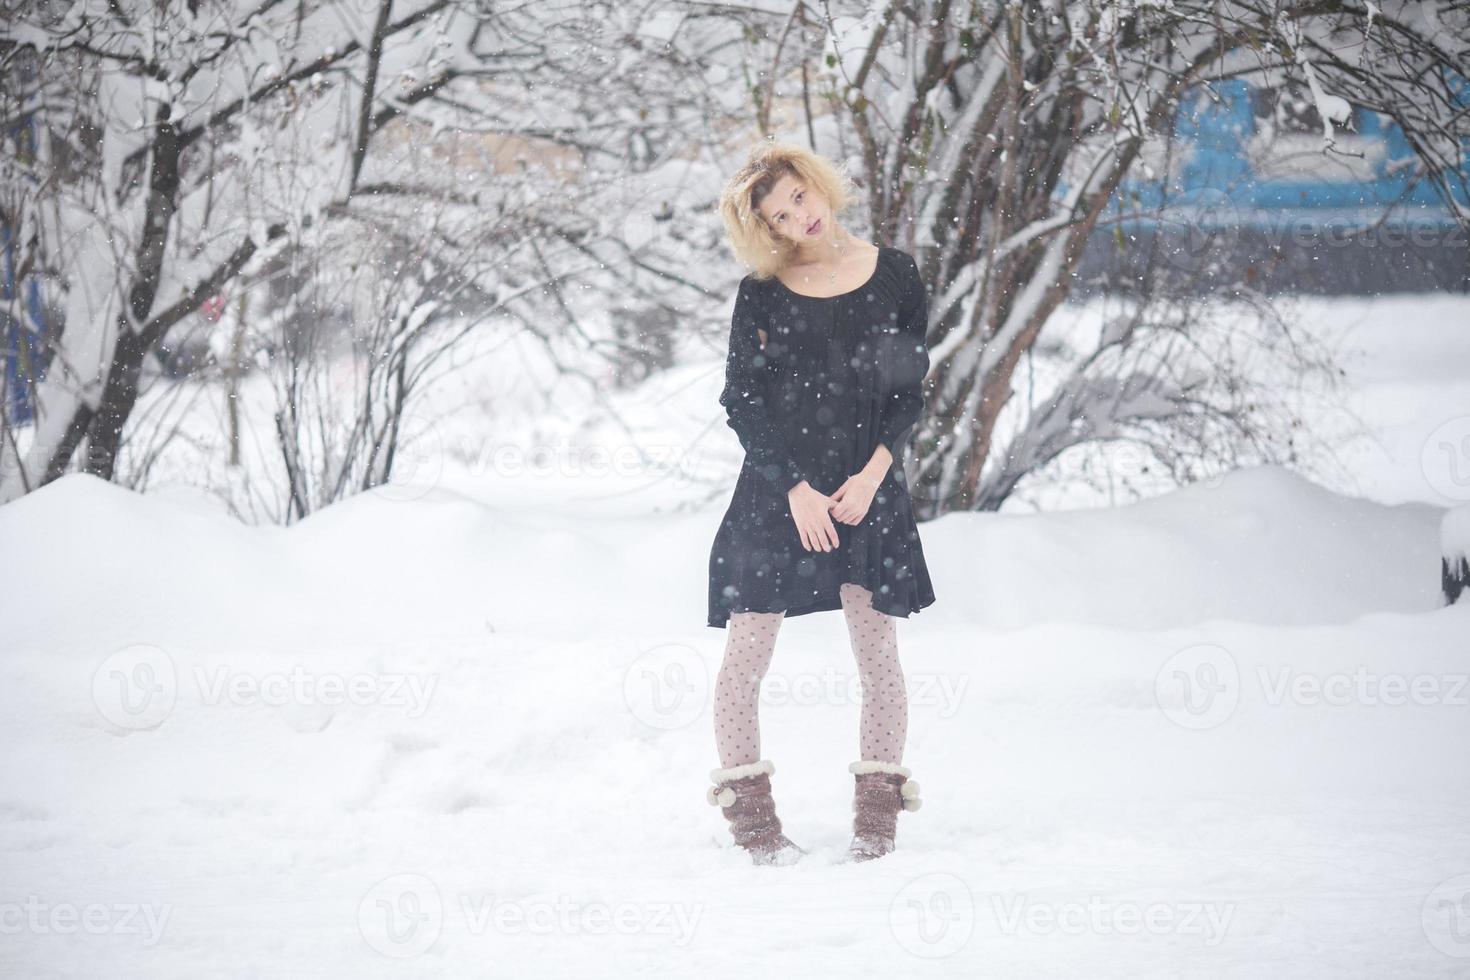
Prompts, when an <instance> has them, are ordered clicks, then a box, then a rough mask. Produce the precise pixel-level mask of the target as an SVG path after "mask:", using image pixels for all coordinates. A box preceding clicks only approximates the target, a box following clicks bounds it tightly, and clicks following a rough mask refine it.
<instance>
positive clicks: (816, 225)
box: [806, 218, 822, 235]
mask: <svg viewBox="0 0 1470 980" xmlns="http://www.w3.org/2000/svg"><path fill="white" fill-rule="evenodd" d="M821 226H822V219H821V218H818V219H817V220H816V221H813V222H812V223H811V224H810V225H809V226H807V230H806V233H807V234H808V235H815V234H816V233H817V232H819V231H821V230H822V227H821Z"/></svg>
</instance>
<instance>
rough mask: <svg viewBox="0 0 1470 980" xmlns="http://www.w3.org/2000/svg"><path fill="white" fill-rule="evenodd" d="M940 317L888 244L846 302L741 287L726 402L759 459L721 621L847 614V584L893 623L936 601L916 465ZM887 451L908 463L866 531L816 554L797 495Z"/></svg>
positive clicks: (745, 477)
mask: <svg viewBox="0 0 1470 980" xmlns="http://www.w3.org/2000/svg"><path fill="white" fill-rule="evenodd" d="M928 319H929V301H928V296H927V291H926V290H925V287H924V283H923V280H922V279H921V278H920V276H919V269H918V266H917V264H916V263H915V262H914V259H913V257H912V256H911V255H909V254H908V253H907V252H904V251H902V250H900V249H897V248H890V247H888V246H879V251H878V263H877V267H876V268H875V269H874V271H873V275H872V276H871V277H870V278H869V279H868V281H867V282H865V283H864V284H863V285H861V286H859V287H858V288H857V289H854V290H852V291H850V292H846V293H840V294H838V295H836V296H822V297H815V296H804V295H802V294H800V293H796V292H793V291H792V290H790V289H788V288H787V287H786V286H785V284H783V283H782V282H781V281H780V280H779V279H776V278H774V277H772V278H771V279H768V280H765V281H761V280H758V279H756V278H755V277H754V276H750V275H748V276H746V277H745V278H744V279H742V280H741V281H740V287H739V291H738V292H737V294H736V298H735V311H734V314H733V315H732V317H731V320H732V322H731V329H730V352H729V355H728V358H727V360H726V363H725V387H724V390H723V392H722V393H721V395H720V404H721V405H723V406H724V407H725V411H726V413H727V416H728V422H729V425H730V427H731V428H732V429H734V430H735V433H736V434H737V435H738V436H739V437H740V444H741V445H742V446H744V447H745V462H744V464H743V465H742V466H741V468H740V476H739V478H738V479H737V480H736V482H735V492H734V495H733V496H732V498H731V500H730V506H729V508H728V509H727V510H726V512H725V516H724V518H723V519H722V520H721V522H720V526H719V530H718V531H717V532H716V534H715V540H714V545H713V547H712V548H711V549H710V559H709V625H710V626H714V627H724V626H725V625H726V624H727V623H728V622H729V619H730V614H731V613H732V612H746V611H754V612H777V611H782V610H784V611H785V613H786V616H787V617H791V616H804V615H806V614H807V613H813V612H822V611H824V610H830V609H840V608H841V607H842V600H841V597H840V594H839V592H838V588H839V586H841V585H842V584H843V583H844V582H855V583H857V584H858V585H861V586H863V587H864V588H866V589H868V590H869V591H871V592H872V593H873V608H875V609H877V610H878V611H880V612H884V613H888V614H889V615H892V616H900V617H904V618H907V617H908V615H909V614H910V613H912V612H918V611H919V610H920V609H923V608H924V607H925V606H927V605H929V604H930V603H932V602H933V601H934V589H933V586H932V585H931V584H930V581H929V569H928V568H927V567H926V566H925V564H924V552H923V549H922V548H921V547H920V543H919V531H918V528H917V526H916V524H915V522H914V512H913V502H912V500H911V499H910V497H909V490H908V482H907V477H906V476H905V474H904V470H903V462H902V461H903V455H904V449H905V447H906V445H907V443H908V439H909V435H910V434H911V433H912V431H913V427H914V424H915V423H916V422H917V421H918V419H919V415H920V412H921V411H922V410H923V396H922V394H921V391H920V385H921V384H922V382H923V380H924V375H925V374H926V373H927V372H928V369H929V352H928V348H927V346H926V343H925V333H926V331H927V328H928ZM757 328H760V329H762V330H764V331H765V332H766V337H767V342H766V346H765V348H764V349H762V348H761V343H760V337H759V336H758V335H757V333H756V329H757ZM880 442H881V443H883V444H884V445H886V446H887V447H888V448H889V451H890V452H891V453H892V454H893V460H894V462H893V465H892V466H891V467H889V471H888V473H887V474H886V475H885V476H884V477H883V480H882V482H881V483H880V484H879V486H878V489H877V491H876V492H875V493H874V495H873V502H872V504H871V505H870V506H869V508H868V512H867V514H866V515H865V516H864V517H863V519H862V521H860V522H859V523H858V524H856V525H853V524H844V523H842V522H841V521H838V520H835V519H834V520H833V521H832V526H833V528H834V529H836V531H837V539H838V545H837V547H835V548H833V549H832V550H831V551H807V550H806V549H805V548H804V547H802V544H801V535H800V533H799V532H798V531H797V529H796V525H795V523H793V521H792V518H791V508H790V506H789V504H788V502H787V497H786V494H787V491H789V490H790V489H791V488H792V487H794V486H796V485H797V484H798V483H800V482H801V481H802V480H803V479H805V480H806V481H807V482H808V483H810V484H811V485H812V486H813V487H815V488H816V489H817V490H820V491H821V492H822V493H828V494H830V493H832V492H833V491H835V490H836V489H837V488H838V487H839V486H841V485H842V482H843V481H844V480H846V479H847V478H848V477H849V476H851V475H852V474H854V473H856V472H858V471H859V470H860V469H862V467H863V466H865V465H866V464H867V462H868V460H869V459H871V458H872V455H873V451H874V449H875V448H876V447H877V445H878V443H880Z"/></svg>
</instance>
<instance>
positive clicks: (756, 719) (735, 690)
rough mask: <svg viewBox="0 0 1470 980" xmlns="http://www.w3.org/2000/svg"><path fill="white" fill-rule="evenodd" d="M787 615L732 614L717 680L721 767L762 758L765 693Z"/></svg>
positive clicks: (716, 729) (716, 741) (779, 613)
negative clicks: (764, 684)
mask: <svg viewBox="0 0 1470 980" xmlns="http://www.w3.org/2000/svg"><path fill="white" fill-rule="evenodd" d="M785 615H786V614H785V613H784V612H772V613H763V612H738V613H731V614H730V622H729V625H728V626H727V627H726V632H727V633H728V636H727V637H726V640H725V659H724V662H723V663H721V664H720V674H719V676H718V677H717V678H716V679H715V745H716V747H717V748H718V750H719V753H720V765H721V766H723V767H724V768H726V769H729V768H731V767H733V766H741V765H746V764H747V763H751V762H758V761H760V758H761V729H760V710H759V709H760V688H761V681H762V680H763V679H764V678H765V676H766V671H767V670H769V669H770V666H771V657H772V655H773V654H775V652H776V634H777V633H778V632H779V631H780V629H781V620H782V618H784V617H785Z"/></svg>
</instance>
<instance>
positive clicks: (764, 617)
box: [715, 582, 909, 769]
mask: <svg viewBox="0 0 1470 980" xmlns="http://www.w3.org/2000/svg"><path fill="white" fill-rule="evenodd" d="M839 594H840V595H841V598H842V613H843V616H844V618H845V619H846V620H847V635H848V639H849V641H850V642H851V644H852V652H853V656H854V657H855V658H856V660H857V666H858V674H859V677H860V679H861V682H862V690H863V707H862V718H861V722H860V727H859V732H858V736H859V737H858V746H859V752H860V753H861V758H864V759H879V760H882V761H883V762H892V763H894V764H895V765H898V764H902V762H903V746H904V741H905V740H906V739H907V737H908V721H909V712H908V692H907V689H906V688H905V686H904V680H903V670H902V669H901V668H900V666H899V663H898V624H897V623H896V622H895V621H894V618H893V617H892V616H889V615H888V614H887V613H882V612H879V611H878V610H876V609H874V608H873V594H872V593H871V592H870V591H868V590H867V589H865V588H863V587H862V586H860V585H857V584H856V583H853V582H844V583H843V584H842V586H841V587H840V589H839ZM784 616H785V613H781V612H769V613H764V612H737V613H732V614H731V615H730V622H729V626H728V628H727V632H728V636H727V637H726V641H725V658H724V662H723V663H721V665H720V673H719V676H718V677H717V678H716V679H715V744H716V747H717V749H718V751H719V755H720V765H721V767H723V768H726V769H728V768H730V767H731V766H740V765H745V764H747V763H751V762H758V761H760V759H761V737H760V713H759V708H760V685H761V681H762V680H763V679H764V678H765V676H766V671H768V670H769V669H770V666H771V658H772V656H773V655H774V654H775V651H776V634H777V633H778V632H779V631H780V629H781V620H782V619H783V618H784Z"/></svg>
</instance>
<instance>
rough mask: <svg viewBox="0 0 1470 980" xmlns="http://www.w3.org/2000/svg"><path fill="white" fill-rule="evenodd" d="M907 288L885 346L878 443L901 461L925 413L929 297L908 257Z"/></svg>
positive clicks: (916, 268)
mask: <svg viewBox="0 0 1470 980" xmlns="http://www.w3.org/2000/svg"><path fill="white" fill-rule="evenodd" d="M908 261H909V265H910V270H909V272H908V274H907V275H908V286H907V288H906V289H905V290H904V297H903V302H902V304H901V305H900V313H899V322H898V333H897V335H896V336H894V337H893V338H892V341H891V342H890V343H888V344H885V345H884V354H885V357H884V360H883V371H884V388H885V390H886V391H888V394H887V396H886V397H885V398H884V402H883V414H882V418H881V421H880V423H879V427H878V441H879V442H881V443H882V444H883V445H885V446H887V447H888V451H889V452H891V453H892V454H893V458H894V460H895V461H901V460H902V459H903V454H904V450H905V448H906V447H907V446H908V441H909V436H910V435H912V434H913V430H914V425H915V424H917V423H918V421H919V416H920V415H921V414H922V412H923V410H924V395H923V391H922V388H921V386H922V385H923V382H924V376H925V375H926V374H928V373H929V346H928V341H927V339H926V335H927V334H928V331H929V296H928V291H927V290H926V289H925V287H924V280H923V278H922V277H921V276H920V274H919V268H918V265H917V264H916V263H915V262H914V259H913V257H912V256H910V257H909V260H908Z"/></svg>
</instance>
